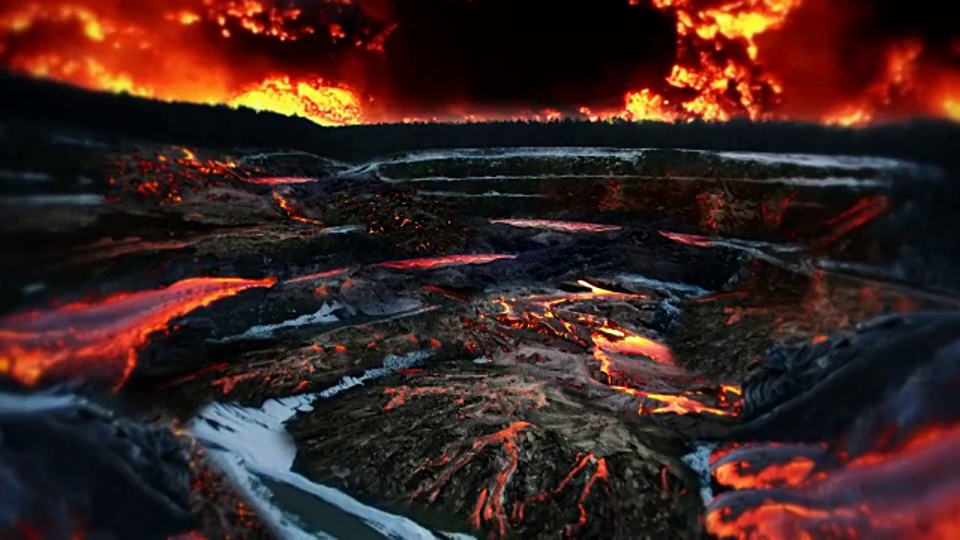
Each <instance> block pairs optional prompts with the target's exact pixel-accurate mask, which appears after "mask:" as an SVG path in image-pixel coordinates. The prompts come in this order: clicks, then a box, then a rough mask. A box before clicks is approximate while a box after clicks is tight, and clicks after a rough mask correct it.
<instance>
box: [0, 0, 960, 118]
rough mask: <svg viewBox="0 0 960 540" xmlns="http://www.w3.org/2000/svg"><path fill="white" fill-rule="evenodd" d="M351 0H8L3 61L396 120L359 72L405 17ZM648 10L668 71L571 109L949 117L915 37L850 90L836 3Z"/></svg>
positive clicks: (589, 113)
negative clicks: (665, 35) (665, 49)
mask: <svg viewBox="0 0 960 540" xmlns="http://www.w3.org/2000/svg"><path fill="white" fill-rule="evenodd" d="M623 1H624V2H628V3H630V4H634V5H636V4H639V0H623ZM355 3H356V2H349V1H345V0H327V1H326V2H324V3H323V6H322V7H323V8H324V9H322V10H319V11H320V14H315V13H308V12H307V11H305V10H304V9H301V7H298V6H296V5H295V4H287V3H272V2H266V1H264V0H181V1H178V2H176V3H172V4H171V3H159V2H144V3H143V4H129V5H127V4H124V3H117V2H109V1H106V0H51V1H49V2H41V1H39V0H13V1H11V2H7V3H6V5H5V6H4V7H3V8H0V61H2V67H5V68H8V69H10V70H12V71H14V72H17V73H25V74H29V75H32V76H36V77H44V78H50V79H54V80H58V81H64V82H68V83H71V84H75V85H80V86H83V87H87V88H93V89H100V90H106V91H112V92H127V93H130V94H134V95H138V96H145V97H151V98H156V99H162V100H168V101H186V102H194V103H205V104H222V105H228V106H232V107H239V106H245V107H250V108H253V109H255V110H263V111H272V112H277V113H281V114H285V115H295V116H300V117H303V118H307V119H309V120H312V121H314V122H317V123H320V124H324V125H348V124H357V123H364V122H382V121H409V120H410V114H408V113H406V112H404V111H402V110H399V111H397V110H390V111H384V110H383V107H377V103H378V102H382V101H384V100H389V99H390V97H391V96H390V95H389V92H388V90H386V89H378V88H371V87H369V84H368V77H367V75H368V71H370V70H371V69H372V68H371V66H375V65H376V64H377V62H380V61H382V60H380V59H381V58H382V57H383V53H384V52H385V46H386V45H385V43H386V40H387V38H388V36H389V35H390V34H391V33H392V32H393V31H394V29H396V28H397V25H398V24H402V22H397V21H390V20H385V21H379V23H380V24H379V26H378V28H377V29H367V28H364V29H362V31H359V32H354V33H351V34H350V35H348V34H347V32H345V28H344V19H346V20H349V19H350V17H351V15H350V14H349V13H348V12H346V11H345V9H346V8H347V7H349V6H351V5H353V4H355ZM387 5H389V2H363V9H364V10H367V11H376V10H377V6H380V7H381V8H382V9H380V11H389V8H384V6H387ZM652 5H653V6H654V7H656V8H658V9H660V10H663V11H664V12H667V13H669V14H671V16H673V17H674V18H675V20H676V39H677V44H676V48H677V56H676V58H674V59H673V60H674V64H673V67H672V69H671V70H670V73H669V74H668V75H667V76H666V77H665V79H664V80H663V81H662V82H661V83H659V84H657V85H656V86H655V87H648V88H635V89H633V90H630V91H628V92H626V94H625V95H623V96H622V106H620V107H617V108H613V109H610V110H590V109H589V108H586V107H579V112H580V114H581V115H583V116H585V117H587V118H591V119H597V120H608V119H625V120H661V121H668V122H673V121H691V120H695V119H701V120H707V121H726V120H730V119H732V118H738V117H742V118H750V119H778V118H792V119H803V120H814V121H820V122H825V123H830V124H838V125H862V124H865V123H869V122H876V121H882V120H883V119H885V118H889V117H903V116H905V115H907V114H909V115H917V114H921V115H926V116H935V117H943V118H952V119H960V75H958V73H957V70H956V69H955V68H954V67H952V66H951V64H950V63H949V61H947V60H944V59H943V58H941V57H940V56H937V54H940V53H937V54H935V53H934V52H931V51H929V50H928V49H929V48H930V47H929V46H928V45H926V44H925V43H924V42H923V41H922V39H921V38H920V37H919V36H914V35H906V36H902V37H900V38H896V39H892V38H891V40H889V41H888V42H884V43H863V44H856V46H857V47H858V50H857V52H858V53H861V54H863V55H864V56H865V57H866V60H865V62H866V64H867V65H868V66H869V65H875V69H872V70H867V71H868V72H866V73H864V74H863V75H862V76H860V77H859V80H857V81H856V84H855V85H853V87H852V88H848V86H851V85H850V81H848V80H847V77H849V76H850V75H849V73H848V72H850V71H853V69H852V68H853V67H860V66H848V65H847V62H846V58H845V57H842V56H841V55H840V54H839V53H835V52H832V51H831V48H830V46H831V45H837V44H836V43H833V42H832V41H831V39H834V40H836V39H844V40H846V41H850V40H854V39H856V38H855V37H852V36H851V35H850V34H851V33H850V32H849V31H848V29H847V28H846V27H844V26H843V24H844V21H845V20H846V17H845V15H847V14H848V13H847V11H845V8H844V5H843V4H842V3H841V4H834V3H827V6H826V7H824V6H821V5H820V3H818V2H816V1H814V0H754V1H750V2H744V1H742V0H718V1H714V2H709V3H706V4H704V3H702V2H696V1H695V0H653V2H652ZM795 19H796V20H801V19H802V20H805V21H806V20H812V21H815V22H813V23H810V24H811V25H812V24H816V25H817V28H816V29H815V30H816V31H814V30H813V29H811V28H807V27H805V26H803V25H802V24H792V23H793V21H794V20H795ZM809 35H815V36H817V37H818V41H817V42H816V43H815V44H817V46H819V47H821V48H822V51H821V50H819V49H818V50H816V51H809V52H808V51H807V50H806V47H805V46H804V45H803V43H806V41H804V40H809V39H810V38H809V37H808V36H809ZM835 36H840V37H835ZM321 37H322V38H323V40H324V43H325V44H326V46H328V47H332V48H328V49H325V51H324V53H321V54H317V55H316V56H315V57H314V58H313V60H314V62H313V63H310V62H309V61H307V60H305V59H304V60H302V61H301V63H305V64H307V65H303V66H300V65H296V66H294V65H293V64H292V62H293V61H291V63H288V64H287V65H273V64H274V63H276V61H271V60H269V59H268V58H267V56H268V55H267V54H266V51H270V50H276V49H278V48H279V47H289V46H291V44H296V43H299V42H303V41H305V40H309V39H314V40H316V39H318V38H321ZM797 42H801V45H799V46H798V45H795V43H797ZM251 43H253V44H255V46H252V45H251ZM820 43H822V45H819V44H820ZM798 49H799V50H801V51H804V52H803V53H802V56H803V57H802V58H795V59H794V60H793V61H784V60H783V59H782V56H783V52H782V51H791V54H793V55H795V56H796V55H800V54H801V53H797V52H796V51H797V50H798ZM327 57H332V58H327ZM361 57H362V58H363V60H361V59H359V58H361ZM387 58H389V56H387ZM639 67H641V66H638V68H639ZM584 84H589V83H586V82H585V83H584ZM810 96H815V97H810ZM611 97H614V98H616V97H617V96H611ZM570 105H571V106H572V107H573V108H577V106H578V105H582V104H570ZM459 109H463V110H462V111H459V112H458V113H457V115H458V116H459V117H461V118H463V119H464V120H478V119H502V118H512V117H518V116H520V117H522V118H530V119H556V118H559V117H560V116H561V114H560V113H559V112H557V111H554V110H546V111H540V112H531V113H526V114H516V113H510V112H504V113H503V114H501V115H499V116H498V115H496V114H490V113H486V112H483V111H481V110H479V107H478V108H477V109H478V110H471V107H470V106H469V104H465V105H464V106H463V107H459ZM484 110H486V109H484Z"/></svg>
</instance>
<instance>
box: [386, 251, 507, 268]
mask: <svg viewBox="0 0 960 540" xmlns="http://www.w3.org/2000/svg"><path fill="white" fill-rule="evenodd" d="M513 258H516V255H501V254H495V253H492V254H475V255H446V256H443V257H424V258H421V259H407V260H404V261H390V262H385V263H380V264H379V266H382V267H383V268H391V269H394V270H436V269H438V268H449V267H451V266H461V265H464V264H487V263H490V262H493V261H499V260H501V259H513Z"/></svg>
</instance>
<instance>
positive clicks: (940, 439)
mask: <svg viewBox="0 0 960 540" xmlns="http://www.w3.org/2000/svg"><path fill="white" fill-rule="evenodd" d="M958 353H960V347H957V345H956V344H954V345H953V346H951V347H946V348H944V349H943V350H941V351H940V352H938V353H937V355H938V356H937V358H935V359H934V360H933V363H931V364H928V365H925V366H923V367H921V368H919V369H918V370H917V372H916V373H915V374H914V375H913V376H912V377H911V378H909V379H908V380H907V381H906V382H905V383H904V384H903V387H902V388H901V389H900V390H899V391H898V392H896V393H894V394H892V395H891V396H890V397H888V398H887V399H886V400H884V401H883V402H882V403H881V404H880V405H879V406H876V407H873V408H872V409H868V410H867V411H865V412H864V413H863V414H861V416H860V417H859V418H858V419H857V421H856V422H854V423H853V425H852V426H851V427H850V428H849V429H848V430H847V432H846V433H845V434H844V436H843V437H841V438H840V439H839V440H837V441H835V442H834V443H832V444H778V443H755V444H750V445H746V446H741V447H738V448H734V449H732V450H724V451H723V453H722V455H721V456H719V457H718V458H717V459H716V461H715V462H714V463H713V465H712V472H713V477H714V479H715V480H716V481H717V483H719V484H721V485H724V486H728V487H731V488H734V491H728V492H725V493H722V494H720V495H719V496H717V497H716V498H715V499H714V500H713V501H712V502H711V503H710V504H709V505H708V507H707V515H706V527H707V530H708V531H709V532H710V533H712V534H714V535H715V536H717V537H720V538H743V539H750V538H757V539H759V538H764V539H770V540H778V539H784V540H785V539H788V538H823V539H835V538H836V539H841V538H843V539H847V538H911V539H912V538H929V539H935V538H953V537H956V536H957V534H960V520H958V518H957V515H958V514H957V512H958V510H960V424H958V423H957V420H958V417H957V411H958V410H960V408H958V404H960V403H958V401H957V397H956V393H955V392H954V389H955V388H956V384H957V381H958V376H960V363H958V362H957V359H958V356H957V355H958ZM918 360H919V359H918Z"/></svg>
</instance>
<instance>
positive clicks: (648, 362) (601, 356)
mask: <svg viewBox="0 0 960 540" xmlns="http://www.w3.org/2000/svg"><path fill="white" fill-rule="evenodd" d="M578 284H579V285H580V286H582V287H584V288H586V289H589V292H574V293H564V294H556V295H546V294H544V295H530V296H526V297H517V298H500V299H498V300H497V301H496V304H497V305H498V306H499V307H500V309H501V312H500V313H499V314H497V315H495V316H493V319H495V320H496V321H497V322H498V323H500V324H502V325H504V326H506V327H508V328H511V329H514V330H520V331H534V332H537V333H539V334H544V335H547V336H552V337H555V338H559V339H562V340H565V341H568V342H571V343H574V344H576V345H579V346H581V347H584V348H587V349H588V350H591V351H592V353H593V358H594V360H596V362H597V368H596V369H597V370H598V371H599V379H598V382H600V383H603V384H606V385H607V386H609V387H610V388H612V389H614V390H616V391H618V392H621V393H623V394H627V395H630V396H634V397H636V398H639V400H640V405H639V407H638V410H637V412H638V413H639V414H640V415H649V414H665V413H673V414H681V415H684V414H695V413H696V414H712V415H717V416H736V415H737V414H739V410H740V406H741V390H740V388H739V387H738V386H736V385H732V384H721V385H719V387H718V388H717V389H716V391H715V392H708V391H704V390H695V389H692V388H691V389H689V390H687V389H686V388H687V387H693V386H695V385H694V384H693V383H695V382H696V378H695V377H692V376H691V375H689V374H688V373H686V372H684V371H683V370H682V369H681V368H679V367H677V366H676V365H675V364H674V358H673V354H672V352H671V351H670V348H669V347H667V346H666V345H663V344H661V343H658V342H657V341H655V340H653V339H650V338H648V337H645V336H642V335H640V334H637V333H635V332H631V331H630V330H627V329H626V328H622V327H621V326H620V325H618V324H616V323H615V322H613V321H610V320H607V319H605V318H602V317H598V316H596V315H593V314H589V313H586V312H584V311H583V310H577V309H574V308H575V307H576V304H597V303H601V302H605V301H608V302H609V301H613V302H618V301H630V300H634V301H635V300H643V299H646V296H645V295H642V294H636V293H622V292H616V291H610V290H607V289H603V288H601V287H598V286H596V285H593V284H591V283H589V282H586V281H583V280H581V281H579V282H578ZM480 318H481V320H484V319H487V318H488V316H487V315H484V314H481V315H480ZM493 333H496V331H493ZM481 341H482V339H481ZM507 341H510V340H509V338H508V339H507ZM500 346H501V348H503V349H504V350H509V348H510V347H509V346H506V345H504V344H503V343H500ZM650 403H652V404H653V405H651V404H650Z"/></svg>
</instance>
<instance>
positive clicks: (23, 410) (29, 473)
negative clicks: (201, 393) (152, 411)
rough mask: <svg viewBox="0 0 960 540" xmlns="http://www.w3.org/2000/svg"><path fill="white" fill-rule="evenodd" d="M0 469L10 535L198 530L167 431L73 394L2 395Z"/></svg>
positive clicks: (184, 461) (182, 459)
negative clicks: (127, 417)
mask: <svg viewBox="0 0 960 540" xmlns="http://www.w3.org/2000/svg"><path fill="white" fill-rule="evenodd" d="M0 472H2V474H0V494H2V495H0V501H2V504H0V506H2V508H3V511H2V512H0V531H15V533H14V534H15V535H17V534H18V535H19V536H17V537H22V538H51V539H53V538H63V539H66V538H76V537H77V536H78V535H91V536H93V537H97V538H134V537H137V538H156V539H163V538H167V537H169V536H172V535H175V534H178V533H186V532H189V531H190V530H192V529H193V528H194V527H196V526H197V525H198V522H197V521H196V520H195V519H194V516H193V515H192V513H191V508H190V503H191V498H192V496H191V485H190V482H191V478H192V476H193V475H192V472H191V469H190V465H189V455H188V454H187V453H186V452H185V451H184V448H183V447H182V445H181V444H180V442H179V441H178V440H177V438H176V437H175V436H174V435H173V433H171V432H170V431H169V430H166V429H163V428H159V427H153V426H149V425H143V424H138V423H135V422H131V421H129V420H125V419H122V418H118V417H115V416H114V415H113V414H112V413H110V412H109V411H108V410H106V409H103V408H101V407H100V406H98V405H95V404H93V403H91V402H88V401H86V400H84V399H83V398H80V397H79V396H76V395H72V394H66V393H56V394H55V393H49V394H19V395H18V394H14V393H7V392H3V393H0ZM5 534H6V533H5Z"/></svg>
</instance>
